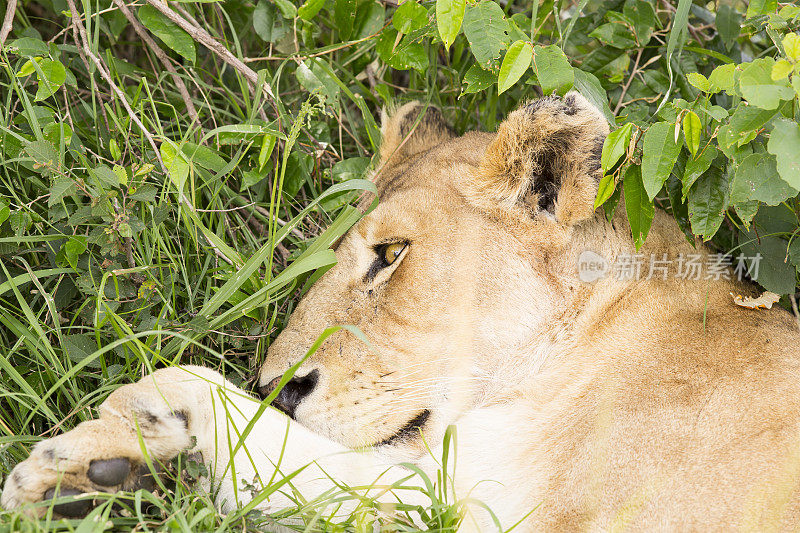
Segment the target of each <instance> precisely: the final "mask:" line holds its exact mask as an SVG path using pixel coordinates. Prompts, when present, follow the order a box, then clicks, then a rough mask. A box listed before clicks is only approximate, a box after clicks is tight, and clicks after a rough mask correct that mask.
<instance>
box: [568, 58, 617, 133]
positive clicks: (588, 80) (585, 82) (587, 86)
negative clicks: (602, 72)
mask: <svg viewBox="0 0 800 533" xmlns="http://www.w3.org/2000/svg"><path fill="white" fill-rule="evenodd" d="M573 72H574V73H575V84H574V86H573V88H574V89H575V90H576V91H578V92H579V93H581V94H582V95H583V96H584V97H585V98H586V99H587V100H589V102H590V103H591V104H592V105H594V106H595V107H596V108H597V109H599V110H601V111H602V112H603V115H605V117H606V120H607V121H608V123H609V124H614V123H615V121H614V113H612V112H611V108H610V107H609V106H608V95H606V91H605V89H603V86H602V85H601V84H600V80H598V79H597V76H595V75H594V74H592V73H590V72H585V71H583V70H581V69H578V68H576V69H573Z"/></svg>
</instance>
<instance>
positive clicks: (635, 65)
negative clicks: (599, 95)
mask: <svg viewBox="0 0 800 533" xmlns="http://www.w3.org/2000/svg"><path fill="white" fill-rule="evenodd" d="M642 52H644V48H639V53H638V54H636V61H634V63H633V70H631V75H630V77H629V78H628V81H627V82H625V86H624V87H622V93H620V95H619V100H617V105H616V107H615V108H614V114H615V115H616V114H617V112H618V111H619V110H620V108H621V107H622V100H624V99H625V93H627V92H628V88H629V87H630V86H631V83H632V82H633V77H634V76H636V72H637V71H638V70H639V60H640V59H642Z"/></svg>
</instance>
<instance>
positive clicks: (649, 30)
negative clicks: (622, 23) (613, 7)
mask: <svg viewBox="0 0 800 533" xmlns="http://www.w3.org/2000/svg"><path fill="white" fill-rule="evenodd" d="M624 12H625V16H626V17H628V19H630V20H631V21H632V22H633V28H634V30H635V31H636V41H637V42H638V44H639V45H640V46H644V45H646V44H647V43H648V42H649V41H650V36H651V35H652V34H653V29H654V28H655V25H656V12H655V10H654V9H653V5H652V4H651V3H650V2H647V1H646V0H636V1H633V2H630V1H629V2H625V7H624Z"/></svg>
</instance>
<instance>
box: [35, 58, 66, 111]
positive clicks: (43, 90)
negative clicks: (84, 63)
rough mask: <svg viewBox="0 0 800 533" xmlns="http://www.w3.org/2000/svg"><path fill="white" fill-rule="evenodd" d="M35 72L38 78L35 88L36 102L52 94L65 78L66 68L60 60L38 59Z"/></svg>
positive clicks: (62, 83)
mask: <svg viewBox="0 0 800 533" xmlns="http://www.w3.org/2000/svg"><path fill="white" fill-rule="evenodd" d="M36 74H37V78H38V80H39V88H38V89H37V90H36V97H35V100H36V101H37V102H39V101H41V100H44V99H46V98H50V97H51V96H53V95H54V94H55V92H56V91H57V90H58V89H59V88H60V87H61V86H62V85H64V82H65V81H66V79H67V70H66V69H65V68H64V65H62V64H61V61H56V60H52V59H43V60H42V61H40V62H39V71H37V73H36Z"/></svg>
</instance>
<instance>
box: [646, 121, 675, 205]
mask: <svg viewBox="0 0 800 533" xmlns="http://www.w3.org/2000/svg"><path fill="white" fill-rule="evenodd" d="M680 150H681V148H680V145H679V144H678V143H677V142H675V125H674V124H670V123H669V122H657V123H655V124H653V125H652V126H650V127H649V128H648V129H647V131H646V132H645V134H644V140H643V141H642V178H643V183H644V188H645V190H646V191H647V196H648V197H649V198H650V200H652V199H653V198H655V196H656V194H658V192H659V191H660V190H661V187H663V186H664V182H665V181H667V178H668V177H669V174H670V172H672V168H673V167H674V166H675V161H676V160H677V159H678V153H680Z"/></svg>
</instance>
